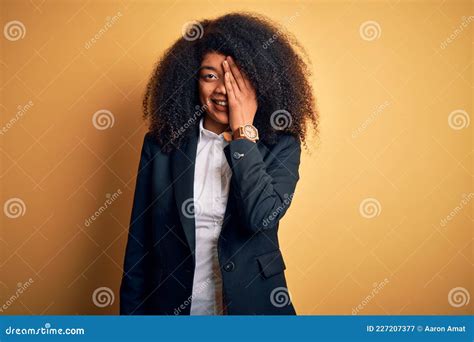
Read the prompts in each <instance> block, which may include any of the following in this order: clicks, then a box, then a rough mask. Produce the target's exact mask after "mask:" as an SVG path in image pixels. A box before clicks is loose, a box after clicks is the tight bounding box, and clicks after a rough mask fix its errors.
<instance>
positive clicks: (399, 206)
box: [0, 0, 474, 315]
mask: <svg viewBox="0 0 474 342" xmlns="http://www.w3.org/2000/svg"><path fill="white" fill-rule="evenodd" d="M472 4H473V3H472V2H469V1H464V2H463V1H410V2H408V1H378V2H377V1H370V2H369V1H365V2H364V1H352V2H350V1H347V2H344V1H314V2H304V3H303V2H296V1H286V2H274V1H271V2H265V1H247V2H242V1H236V2H230V1H216V0H209V1H192V2H186V1H179V0H178V1H127V0H123V1H35V0H31V1H2V5H1V25H2V28H3V27H4V26H5V25H6V24H7V23H8V22H10V21H13V20H18V21H20V22H21V23H23V25H24V27H25V30H26V31H25V35H24V37H23V38H22V39H18V40H15V41H11V40H8V39H5V33H4V32H3V36H2V37H1V40H0V41H1V57H0V67H1V81H2V85H1V86H2V88H1V125H2V127H6V125H7V123H8V122H10V120H11V119H12V118H15V117H17V116H18V114H17V111H18V107H19V106H23V107H24V106H25V105H26V104H28V103H30V101H31V103H32V104H33V105H32V106H30V108H28V110H27V111H26V112H25V113H23V115H21V116H20V117H19V119H18V120H16V121H15V122H14V124H13V125H9V128H8V130H7V131H6V132H4V133H3V134H1V135H0V141H1V150H0V155H1V204H2V209H3V212H2V215H1V217H2V221H1V223H2V224H1V236H0V237H1V239H0V249H1V260H0V261H1V262H0V265H1V269H0V270H1V276H0V291H1V292H0V293H1V300H0V305H3V304H4V303H6V301H7V300H8V299H9V298H10V297H11V296H12V295H14V294H15V293H16V291H17V288H18V286H19V285H18V284H20V285H21V284H23V283H25V282H27V281H28V279H30V278H31V279H32V280H33V283H32V284H31V286H29V287H28V289H27V290H26V291H24V293H22V294H21V295H19V296H18V298H17V299H16V300H15V301H14V302H13V303H11V305H9V306H8V308H7V309H6V310H4V313H5V314H117V313H118V303H119V296H118V290H119V285H120V279H121V275H122V262H123V255H124V249H125V243H126V233H127V229H128V222H129V219H130V211H131V205H132V195H133V191H134V186H135V176H136V171H137V166H138V161H139V151H140V148H141V143H142V141H143V135H144V134H145V132H146V125H145V123H144V122H143V121H142V119H141V99H142V95H143V93H144V88H145V84H146V81H147V80H148V78H149V76H150V73H151V71H152V68H153V65H154V63H155V62H156V60H157V58H158V57H159V55H160V54H161V53H162V52H163V51H164V49H166V48H167V47H169V46H170V44H171V43H172V42H173V41H175V40H176V39H177V38H178V37H180V35H181V30H182V27H183V25H185V23H187V22H189V21H192V20H199V19H203V18H210V17H211V18H212V17H215V16H217V15H221V14H224V13H227V12H230V11H235V10H252V11H256V12H259V13H262V14H266V15H268V16H270V17H271V18H273V19H275V20H276V21H278V22H280V23H282V24H284V25H285V26H286V27H287V28H288V29H289V30H290V31H291V32H293V33H294V34H295V35H296V37H297V38H298V39H299V40H300V42H301V43H302V44H303V45H304V46H305V47H306V49H307V52H308V53H309V55H310V57H311V59H312V62H313V64H312V69H313V71H314V78H313V80H312V81H313V84H314V90H315V93H316V96H317V98H318V108H319V110H320V113H321V121H320V131H321V134H320V136H319V139H318V140H314V139H313V141H312V144H311V154H309V153H307V152H305V153H304V155H303V157H302V165H301V168H300V175H301V179H300V182H299V183H298V186H297V191H296V194H295V197H294V201H293V203H292V206H291V208H290V210H289V211H288V214H287V216H286V217H285V218H284V219H283V221H282V224H281V226H280V241H281V245H282V250H283V254H284V257H285V262H286V265H287V271H286V274H287V278H288V283H289V288H290V292H291V298H292V301H293V303H294V305H295V307H296V310H297V312H298V313H299V314H317V315H319V314H347V315H350V314H351V313H353V310H354V309H355V308H356V307H357V306H358V305H362V306H361V307H362V309H359V311H358V314H393V315H395V314H402V315H404V314H450V315H451V314H452V315H457V314H468V313H471V314H472V308H473V305H472V301H473V300H472V298H471V300H470V301H469V303H466V301H467V300H464V305H461V306H460V307H456V306H453V305H451V304H450V300H449V298H448V296H449V293H450V291H451V290H452V289H455V288H457V287H461V288H463V289H464V290H462V291H463V296H464V298H467V297H466V296H468V295H469V296H470V295H472V294H474V291H473V290H474V288H473V274H474V272H473V234H472V233H473V231H472V220H473V215H472V207H473V206H472V196H470V194H472V191H473V189H472V172H473V158H472V124H471V125H469V126H467V127H465V128H461V129H453V128H452V127H451V125H450V124H449V123H448V117H449V115H450V113H452V112H454V111H459V110H463V111H464V113H466V114H463V115H464V119H465V120H468V119H470V117H469V116H472V114H473V112H474V111H473V107H472V95H473V82H472V80H473V70H472V62H473V56H472V44H473V41H472V37H473V35H472V27H473V25H474V23H473V22H472V20H470V21H468V24H467V26H466V27H464V28H463V30H462V31H461V32H458V31H456V29H457V28H459V27H460V25H461V23H462V22H463V17H468V18H469V16H470V15H473V14H474V13H473V8H472ZM118 12H120V13H121V14H122V15H121V16H120V18H119V20H117V21H115V22H114V23H113V25H111V27H110V28H109V29H108V30H107V31H106V32H105V33H104V34H102V35H101V36H100V39H98V40H97V41H96V42H95V43H94V44H92V45H91V46H90V47H89V48H86V47H85V44H86V42H88V41H89V40H90V39H91V38H92V37H94V35H96V34H97V33H98V32H99V30H100V29H101V28H102V27H104V25H105V23H106V20H107V17H112V16H114V15H117V13H118ZM367 21H375V22H377V23H378V24H379V26H380V30H379V31H378V32H379V33H380V35H379V36H378V37H376V39H374V40H365V39H362V37H363V35H362V34H361V33H360V27H361V25H362V24H363V23H365V22H367ZM2 31H3V30H2ZM455 32H457V33H455ZM452 34H454V38H455V39H454V40H452V41H451V42H450V43H449V44H447V45H446V46H442V43H443V42H445V40H446V39H447V38H448V37H449V36H450V35H452ZM288 77H291V75H288ZM297 81H298V80H296V79H295V82H297ZM384 104H385V105H384ZM381 105H383V109H381V110H378V109H377V108H379V107H380V106H381ZM102 109H106V110H109V111H110V112H111V113H112V114H113V117H114V125H113V127H110V128H108V129H104V130H99V129H96V128H95V127H94V125H93V124H92V116H93V115H94V113H95V112H97V111H99V110H102ZM364 123H365V124H364ZM465 125H467V124H465ZM358 128H362V129H361V130H360V131H358ZM354 132H357V133H354ZM118 189H120V190H121V192H122V194H121V195H120V197H118V199H117V200H116V201H114V203H113V204H112V205H111V206H110V207H109V208H108V209H107V210H106V211H105V212H104V213H102V215H100V217H99V218H98V220H97V221H95V222H94V223H93V224H92V225H90V226H89V227H86V226H85V225H84V222H85V220H86V219H87V218H88V217H89V216H90V215H92V214H93V213H94V212H95V211H96V210H97V209H98V208H99V207H100V206H101V205H103V204H104V201H105V200H106V199H107V197H106V196H108V195H107V194H113V193H114V192H116V191H117V190H118ZM463 195H465V196H468V198H469V200H468V203H467V204H462V199H463ZM11 198H20V199H21V200H22V201H23V202H24V204H25V206H24V212H23V214H24V215H22V216H19V217H18V218H9V217H7V216H6V215H5V213H4V211H5V208H4V204H5V203H6V202H7V201H8V200H9V199H11ZM366 198H375V199H376V200H377V201H378V203H379V204H380V205H379V207H378V209H377V214H378V215H377V216H375V217H373V218H366V217H364V215H362V212H363V211H362V212H361V210H360V205H361V203H362V202H363V201H364V199H366ZM456 207H460V210H456V213H455V215H453V216H452V219H451V220H450V221H449V222H448V223H447V224H446V225H444V226H443V224H441V222H442V220H443V218H446V217H447V216H448V215H450V213H451V212H453V211H455V208H456ZM458 209H459V208H458ZM366 216H367V215H366ZM382 282H384V284H385V285H384V286H383V288H381V289H380V290H379V291H378V293H376V294H375V295H374V296H373V297H371V298H370V299H368V300H367V296H369V295H370V294H371V293H373V289H374V287H377V286H378V285H379V284H380V283H382ZM99 287H108V288H110V289H111V290H112V291H113V293H114V301H113V303H112V304H111V305H108V306H106V307H104V308H101V307H98V306H96V305H94V303H93V301H92V294H93V292H94V290H95V289H97V288H99Z"/></svg>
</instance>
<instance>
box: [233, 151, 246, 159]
mask: <svg viewBox="0 0 474 342" xmlns="http://www.w3.org/2000/svg"><path fill="white" fill-rule="evenodd" d="M232 156H233V157H234V159H240V158H242V157H243V156H244V154H243V153H239V152H234V153H233V154H232Z"/></svg>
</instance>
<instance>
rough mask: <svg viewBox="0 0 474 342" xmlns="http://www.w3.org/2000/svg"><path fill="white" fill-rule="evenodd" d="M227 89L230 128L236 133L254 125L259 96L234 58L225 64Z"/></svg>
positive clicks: (227, 58)
mask: <svg viewBox="0 0 474 342" xmlns="http://www.w3.org/2000/svg"><path fill="white" fill-rule="evenodd" d="M223 66H224V71H225V76H224V77H225V81H224V84H225V89H226V92H227V101H228V105H229V126H230V129H231V130H232V132H233V131H235V130H236V129H237V128H238V127H240V126H244V125H249V124H253V119H254V117H255V113H256V112H257V106H258V105H257V95H256V92H255V89H254V87H253V86H252V84H251V83H250V81H249V79H248V78H247V77H246V76H245V75H244V74H243V73H242V72H240V70H239V68H238V67H237V65H236V64H235V62H234V60H233V59H232V57H230V56H227V57H226V60H225V61H224V62H223Z"/></svg>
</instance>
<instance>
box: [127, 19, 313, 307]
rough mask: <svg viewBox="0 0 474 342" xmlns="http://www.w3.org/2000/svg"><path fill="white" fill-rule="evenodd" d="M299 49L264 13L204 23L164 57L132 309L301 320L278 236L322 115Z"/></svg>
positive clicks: (146, 149) (139, 222)
mask: <svg viewBox="0 0 474 342" xmlns="http://www.w3.org/2000/svg"><path fill="white" fill-rule="evenodd" d="M193 30H194V31H193ZM195 33H197V35H194V34H195ZM297 49H300V47H299V45H298V44H297V42H296V41H295V40H294V39H293V38H292V37H291V36H289V34H288V33H284V31H283V30H282V29H281V28H279V27H278V26H276V25H275V24H273V23H272V22H270V21H269V20H268V19H266V18H265V17H262V16H259V15H255V14H247V13H232V14H228V15H224V16H222V17H219V18H217V19H215V20H204V21H202V22H200V23H196V24H194V26H193V27H191V29H188V30H187V31H186V33H185V34H184V36H183V37H182V38H181V39H179V40H178V41H177V42H176V43H175V44H174V45H173V46H172V47H171V48H169V49H168V50H167V51H166V52H165V54H164V56H163V57H162V58H161V59H160V61H159V62H158V64H157V66H156V69H155V70H154V73H153V75H152V77H151V79H150V81H149V84H148V87H147V92H146V95H145V98H144V101H143V105H144V116H145V118H146V119H148V120H149V121H150V130H149V132H148V133H147V134H146V135H145V138H144V142H143V147H142V152H141V159H140V165H139V170H138V176H137V182H136V189H135V196H134V202H133V209H132V217H131V223H130V230H129V236H128V242H127V247H126V254H125V262H124V274H123V278H122V284H121V289H120V299H121V300H120V313H121V314H141V315H144V314H152V315H190V314H191V315H220V314H228V315H256V314H257V315H261V314H267V315H294V314H296V313H295V310H294V307H293V305H292V303H291V300H290V298H289V292H288V289H287V283H286V280H285V276H284V270H285V268H286V267H285V264H284V261H283V257H282V255H281V252H280V249H279V243H278V236H277V231H278V223H279V220H280V219H281V218H282V217H283V215H284V214H285V212H286V211H287V209H288V207H289V204H290V202H291V199H292V197H293V193H294V191H295V187H296V183H297V181H298V179H299V173H298V168H299V163H300V153H301V148H300V146H301V143H303V144H304V143H305V137H306V135H307V124H311V127H312V128H313V129H314V130H315V131H317V118H318V117H317V112H316V110H315V107H314V98H313V95H312V90H311V86H310V83H309V80H308V78H309V75H310V73H309V70H308V68H307V65H306V64H305V62H304V61H303V59H302V57H301V55H300V54H299V53H298V52H297Z"/></svg>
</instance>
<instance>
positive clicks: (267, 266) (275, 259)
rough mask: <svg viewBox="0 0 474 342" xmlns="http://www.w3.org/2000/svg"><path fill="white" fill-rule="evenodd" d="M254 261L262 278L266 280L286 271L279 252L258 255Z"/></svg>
mask: <svg viewBox="0 0 474 342" xmlns="http://www.w3.org/2000/svg"><path fill="white" fill-rule="evenodd" d="M256 259H257V262H258V264H259V267H260V272H261V273H262V275H263V277H264V278H267V279H268V278H270V277H272V276H274V275H277V274H278V273H281V272H283V271H284V270H285V269H286V266H285V263H284V261H283V256H282V255H281V252H280V250H276V251H272V252H270V253H265V254H262V255H259V256H257V257H256Z"/></svg>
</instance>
